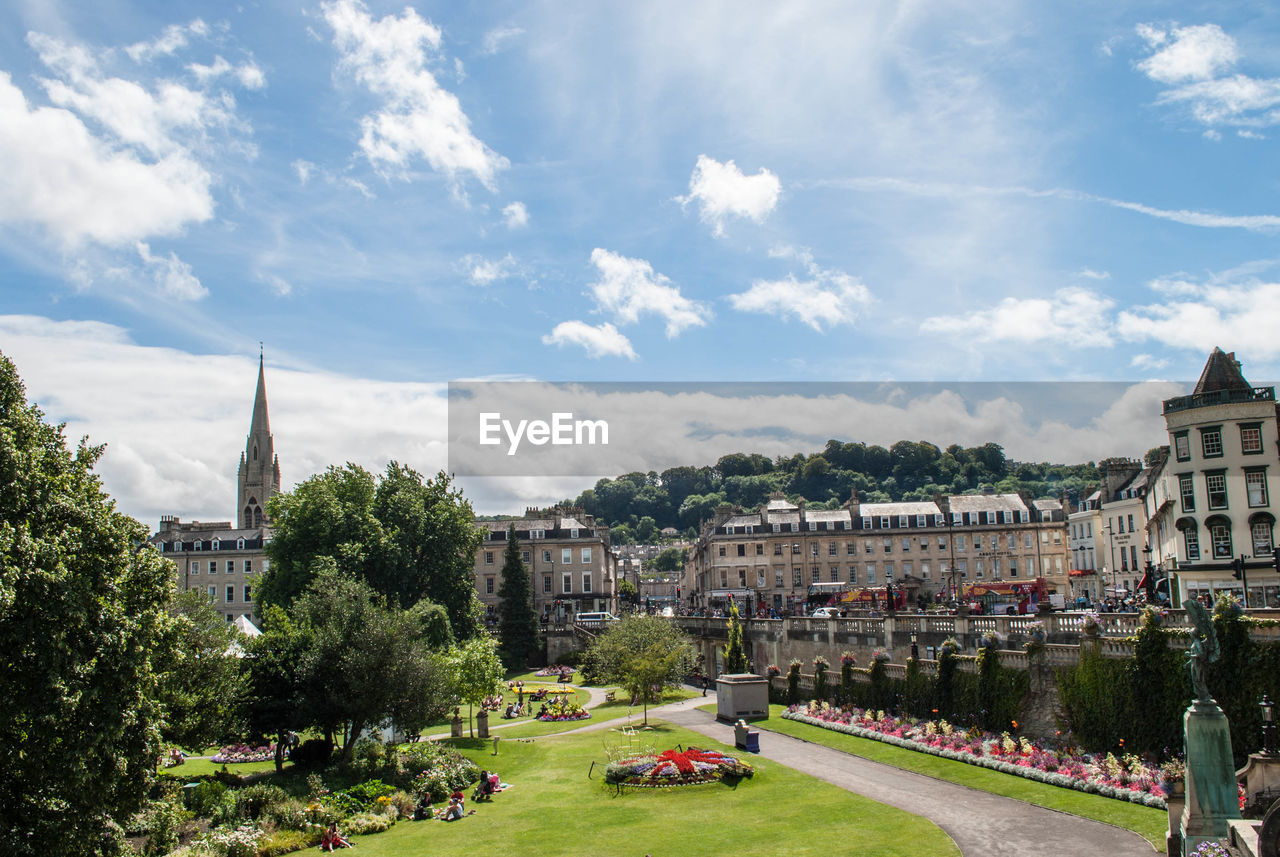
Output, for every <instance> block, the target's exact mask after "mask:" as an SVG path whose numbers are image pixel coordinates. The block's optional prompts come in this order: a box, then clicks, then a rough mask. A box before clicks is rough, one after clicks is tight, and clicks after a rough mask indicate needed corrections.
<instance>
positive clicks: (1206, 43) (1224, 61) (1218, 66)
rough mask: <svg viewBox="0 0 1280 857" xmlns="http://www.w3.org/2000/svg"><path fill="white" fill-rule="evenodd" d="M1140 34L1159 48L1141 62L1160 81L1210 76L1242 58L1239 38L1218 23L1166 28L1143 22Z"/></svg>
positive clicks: (1153, 46) (1139, 26) (1140, 64)
mask: <svg viewBox="0 0 1280 857" xmlns="http://www.w3.org/2000/svg"><path fill="white" fill-rule="evenodd" d="M1137 30H1138V35H1139V36H1141V37H1142V38H1143V39H1145V40H1146V42H1147V44H1148V46H1150V47H1152V48H1158V50H1156V51H1155V52H1154V53H1153V54H1151V56H1149V57H1147V58H1146V59H1144V60H1142V61H1141V62H1140V63H1138V68H1139V69H1141V70H1142V72H1143V73H1144V74H1146V75H1147V77H1149V78H1151V79H1152V80H1154V81H1157V82H1159V83H1184V82H1186V81H1192V80H1209V79H1210V78H1213V77H1215V76H1217V74H1218V72H1219V71H1222V70H1224V69H1228V68H1230V67H1231V66H1233V65H1235V63H1236V60H1237V59H1238V58H1239V52H1238V51H1237V49H1236V41H1235V39H1233V38H1231V37H1230V36H1228V35H1227V34H1226V33H1224V32H1223V31H1222V28H1221V27H1219V26H1218V25H1217V24H1200V25H1198V26H1193V27H1176V26H1175V27H1172V28H1169V29H1167V30H1166V29H1163V28H1159V27H1155V26H1153V25H1151V24H1139V25H1138V28H1137Z"/></svg>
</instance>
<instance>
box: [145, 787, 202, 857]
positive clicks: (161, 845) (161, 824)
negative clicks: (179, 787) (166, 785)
mask: <svg viewBox="0 0 1280 857" xmlns="http://www.w3.org/2000/svg"><path fill="white" fill-rule="evenodd" d="M190 817H191V813H190V812H188V811H187V810H186V809H184V808H183V805H182V796H181V795H180V794H174V793H170V794H167V795H164V796H162V797H161V798H160V799H159V800H154V801H152V802H151V803H150V804H148V805H147V807H146V809H144V810H143V811H142V813H140V814H139V816H138V817H137V818H136V819H135V823H134V824H132V825H130V827H131V828H132V830H131V831H130V832H132V833H138V834H145V835H146V837H147V843H146V846H145V848H144V849H143V853H144V854H147V855H154V854H168V853H169V852H170V851H172V850H173V849H174V848H176V847H177V845H178V834H179V832H180V831H181V829H182V825H183V823H184V822H186V821H187V819H189V818H190Z"/></svg>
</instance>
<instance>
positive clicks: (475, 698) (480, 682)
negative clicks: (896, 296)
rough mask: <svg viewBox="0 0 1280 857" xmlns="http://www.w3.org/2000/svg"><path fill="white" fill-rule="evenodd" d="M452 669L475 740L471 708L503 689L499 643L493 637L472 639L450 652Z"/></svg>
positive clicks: (457, 692) (455, 690) (455, 691)
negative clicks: (465, 706) (465, 705)
mask: <svg viewBox="0 0 1280 857" xmlns="http://www.w3.org/2000/svg"><path fill="white" fill-rule="evenodd" d="M449 666H450V669H451V671H452V674H453V690H454V693H455V694H456V695H457V697H458V698H459V699H461V700H462V701H463V702H465V703H466V704H467V728H468V729H469V730H471V737H473V738H474V737H475V726H474V725H473V724H472V722H471V712H472V709H473V708H474V707H475V706H477V705H479V704H480V703H481V702H483V701H484V698H485V697H486V696H492V695H493V694H495V693H497V692H498V691H499V690H500V689H501V687H502V675H503V671H502V660H501V658H499V657H498V644H497V643H495V642H494V641H493V638H492V637H486V636H479V637H473V638H472V639H470V640H467V641H466V642H465V643H463V644H462V645H460V646H458V647H457V648H455V649H454V650H453V651H452V652H450V654H449Z"/></svg>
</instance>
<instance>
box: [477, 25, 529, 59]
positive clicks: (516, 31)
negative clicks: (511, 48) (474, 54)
mask: <svg viewBox="0 0 1280 857" xmlns="http://www.w3.org/2000/svg"><path fill="white" fill-rule="evenodd" d="M522 35H524V30H523V29H521V28H520V27H495V28H494V29H492V30H490V31H489V32H487V33H485V34H484V44H483V47H482V48H481V52H482V53H485V54H496V53H497V52H498V51H500V50H502V47H503V44H504V43H505V42H509V41H510V40H512V39H514V38H516V37H517V36H522Z"/></svg>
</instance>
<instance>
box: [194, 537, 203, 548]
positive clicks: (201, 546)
mask: <svg viewBox="0 0 1280 857" xmlns="http://www.w3.org/2000/svg"><path fill="white" fill-rule="evenodd" d="M192 546H193V548H194V549H195V550H203V549H204V542H202V541H200V540H199V539H197V540H196V541H194V542H192Z"/></svg>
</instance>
